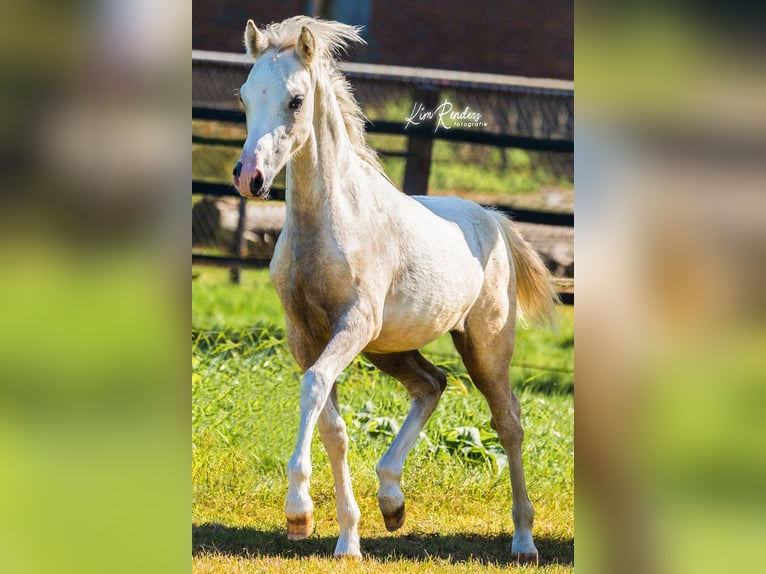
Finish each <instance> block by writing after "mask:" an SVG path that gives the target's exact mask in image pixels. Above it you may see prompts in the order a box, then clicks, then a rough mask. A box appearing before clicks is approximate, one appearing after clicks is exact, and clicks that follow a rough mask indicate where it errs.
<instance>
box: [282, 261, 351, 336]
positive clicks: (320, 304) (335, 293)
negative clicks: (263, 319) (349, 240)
mask: <svg viewBox="0 0 766 574" xmlns="http://www.w3.org/2000/svg"><path fill="white" fill-rule="evenodd" d="M271 275H272V282H273V283H274V287H275V289H276V290H277V294H278V295H279V298H280V300H281V301H282V306H283V307H284V309H285V313H286V314H287V316H288V318H289V319H290V321H291V322H292V323H293V325H294V326H296V327H302V328H305V329H308V330H310V331H319V332H321V333H324V332H326V331H329V330H331V327H332V325H333V324H334V322H335V321H336V319H337V318H338V317H339V316H340V315H341V314H342V312H343V310H344V309H346V308H347V307H348V303H349V301H350V300H351V299H352V298H353V297H354V281H353V276H352V273H351V271H350V267H349V264H348V262H347V261H345V260H344V258H343V257H342V256H341V255H339V254H337V253H332V252H330V251H326V250H325V251H322V252H319V251H318V250H314V251H312V250H305V251H304V252H302V253H296V250H295V248H294V247H293V246H282V248H281V249H277V251H276V252H275V256H274V259H273V260H272V265H271Z"/></svg>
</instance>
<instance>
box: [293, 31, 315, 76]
mask: <svg viewBox="0 0 766 574" xmlns="http://www.w3.org/2000/svg"><path fill="white" fill-rule="evenodd" d="M315 50H316V43H315V42H314V34H312V33H311V30H309V29H308V27H307V26H304V27H303V28H301V35H300V37H299V38H298V44H297V45H296V46H295V51H296V52H297V53H298V57H299V58H300V59H301V61H302V62H303V64H304V65H306V66H309V65H310V64H311V60H313V59H314V51H315Z"/></svg>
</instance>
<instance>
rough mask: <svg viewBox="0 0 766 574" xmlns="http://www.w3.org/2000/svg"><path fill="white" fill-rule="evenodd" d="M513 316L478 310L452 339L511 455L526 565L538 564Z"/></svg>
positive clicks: (517, 541) (517, 544) (516, 535)
mask: <svg viewBox="0 0 766 574" xmlns="http://www.w3.org/2000/svg"><path fill="white" fill-rule="evenodd" d="M510 311H511V313H510V320H507V321H505V322H504V323H503V322H502V321H503V319H502V318H503V317H504V316H505V317H507V316H508V314H509V313H498V312H497V309H493V310H489V309H486V310H482V309H475V310H473V311H472V312H471V315H469V317H468V320H467V321H466V329H465V330H464V331H461V332H453V333H452V339H453V341H454V342H455V346H456V347H457V349H458V352H459V353H460V355H461V356H462V357H463V362H464V363H465V366H466V369H468V373H469V374H470V375H471V379H472V380H473V383H474V385H476V388H478V389H479V390H480V391H481V392H482V394H484V396H485V397H486V399H487V403H488V404H489V409H490V412H491V413H492V420H491V424H492V428H494V429H495V430H496V431H497V434H498V436H499V437H500V442H501V443H502V445H503V448H504V449H505V451H506V453H507V454H508V467H509V469H510V474H511V488H512V489H513V510H512V515H513V526H514V532H513V542H512V544H511V552H512V553H513V554H515V555H517V557H518V559H519V560H520V561H523V562H536V561H537V549H536V548H535V544H534V541H533V539H532V524H533V522H534V517H535V512H534V509H533V508H532V503H531V502H530V501H529V497H528V495H527V489H526V485H525V483H524V470H523V466H522V460H521V443H522V440H523V439H524V431H523V429H522V427H521V408H520V406H519V400H518V399H517V398H516V395H515V394H513V391H512V390H511V385H510V377H509V374H508V367H509V366H510V362H511V356H512V355H513V347H514V335H515V321H514V317H513V314H512V312H513V309H511V310H510Z"/></svg>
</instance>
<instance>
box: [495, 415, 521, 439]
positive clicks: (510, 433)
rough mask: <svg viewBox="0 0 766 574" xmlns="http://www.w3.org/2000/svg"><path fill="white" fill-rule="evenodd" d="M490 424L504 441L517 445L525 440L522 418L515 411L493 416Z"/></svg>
mask: <svg viewBox="0 0 766 574" xmlns="http://www.w3.org/2000/svg"><path fill="white" fill-rule="evenodd" d="M489 424H490V426H491V427H492V428H493V429H495V432H497V434H498V436H499V437H500V440H501V442H503V443H506V442H507V443H509V444H510V445H516V444H521V443H522V442H523V441H524V428H523V427H522V426H521V420H520V419H519V417H517V416H516V415H515V414H514V413H513V412H509V413H507V415H506V416H503V417H494V416H493V417H492V418H491V419H490V421H489Z"/></svg>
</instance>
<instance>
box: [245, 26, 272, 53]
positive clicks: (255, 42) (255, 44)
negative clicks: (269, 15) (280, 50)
mask: <svg viewBox="0 0 766 574" xmlns="http://www.w3.org/2000/svg"><path fill="white" fill-rule="evenodd" d="M268 47H269V41H268V40H267V39H266V36H264V35H263V32H260V31H259V30H258V28H256V27H255V22H253V21H252V20H248V21H247V26H245V50H247V53H248V55H249V56H250V57H251V58H257V57H258V56H260V55H261V54H262V53H263V52H264V51H265V50H266V48H268Z"/></svg>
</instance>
